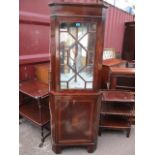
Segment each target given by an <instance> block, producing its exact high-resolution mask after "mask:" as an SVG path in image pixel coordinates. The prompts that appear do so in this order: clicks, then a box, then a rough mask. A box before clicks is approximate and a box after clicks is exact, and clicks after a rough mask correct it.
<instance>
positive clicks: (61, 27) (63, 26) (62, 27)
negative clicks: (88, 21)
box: [60, 23, 67, 31]
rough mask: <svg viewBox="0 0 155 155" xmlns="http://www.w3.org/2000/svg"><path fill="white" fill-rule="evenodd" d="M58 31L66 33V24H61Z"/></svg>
mask: <svg viewBox="0 0 155 155" xmlns="http://www.w3.org/2000/svg"><path fill="white" fill-rule="evenodd" d="M60 31H67V24H66V23H61V25H60Z"/></svg>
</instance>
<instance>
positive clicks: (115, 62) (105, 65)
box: [101, 58, 127, 89]
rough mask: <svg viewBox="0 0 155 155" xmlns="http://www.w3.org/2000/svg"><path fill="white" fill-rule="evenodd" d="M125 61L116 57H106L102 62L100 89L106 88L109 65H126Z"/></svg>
mask: <svg viewBox="0 0 155 155" xmlns="http://www.w3.org/2000/svg"><path fill="white" fill-rule="evenodd" d="M126 65H127V61H125V60H122V59H117V58H112V59H107V60H104V61H103V62H102V85H101V88H102V89H107V83H108V82H109V81H110V79H109V78H110V67H126Z"/></svg>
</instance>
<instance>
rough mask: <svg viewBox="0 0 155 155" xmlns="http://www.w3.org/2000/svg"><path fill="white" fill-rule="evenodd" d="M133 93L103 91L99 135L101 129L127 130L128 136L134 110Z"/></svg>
mask: <svg viewBox="0 0 155 155" xmlns="http://www.w3.org/2000/svg"><path fill="white" fill-rule="evenodd" d="M134 101H135V99H134V93H133V92H128V91H118V90H109V91H103V99H102V106H101V112H100V126H99V135H101V132H102V129H114V130H127V137H129V135H130V130H131V124H132V122H131V118H132V116H133V110H134Z"/></svg>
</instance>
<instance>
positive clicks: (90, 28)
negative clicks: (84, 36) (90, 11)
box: [89, 23, 96, 31]
mask: <svg viewBox="0 0 155 155" xmlns="http://www.w3.org/2000/svg"><path fill="white" fill-rule="evenodd" d="M89 31H96V24H95V23H93V24H90V26H89Z"/></svg>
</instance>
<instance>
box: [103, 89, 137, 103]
mask: <svg viewBox="0 0 155 155" xmlns="http://www.w3.org/2000/svg"><path fill="white" fill-rule="evenodd" d="M102 94H103V101H109V102H113V101H118V102H134V101H135V95H134V92H128V91H118V90H108V91H103V93H102Z"/></svg>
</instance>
